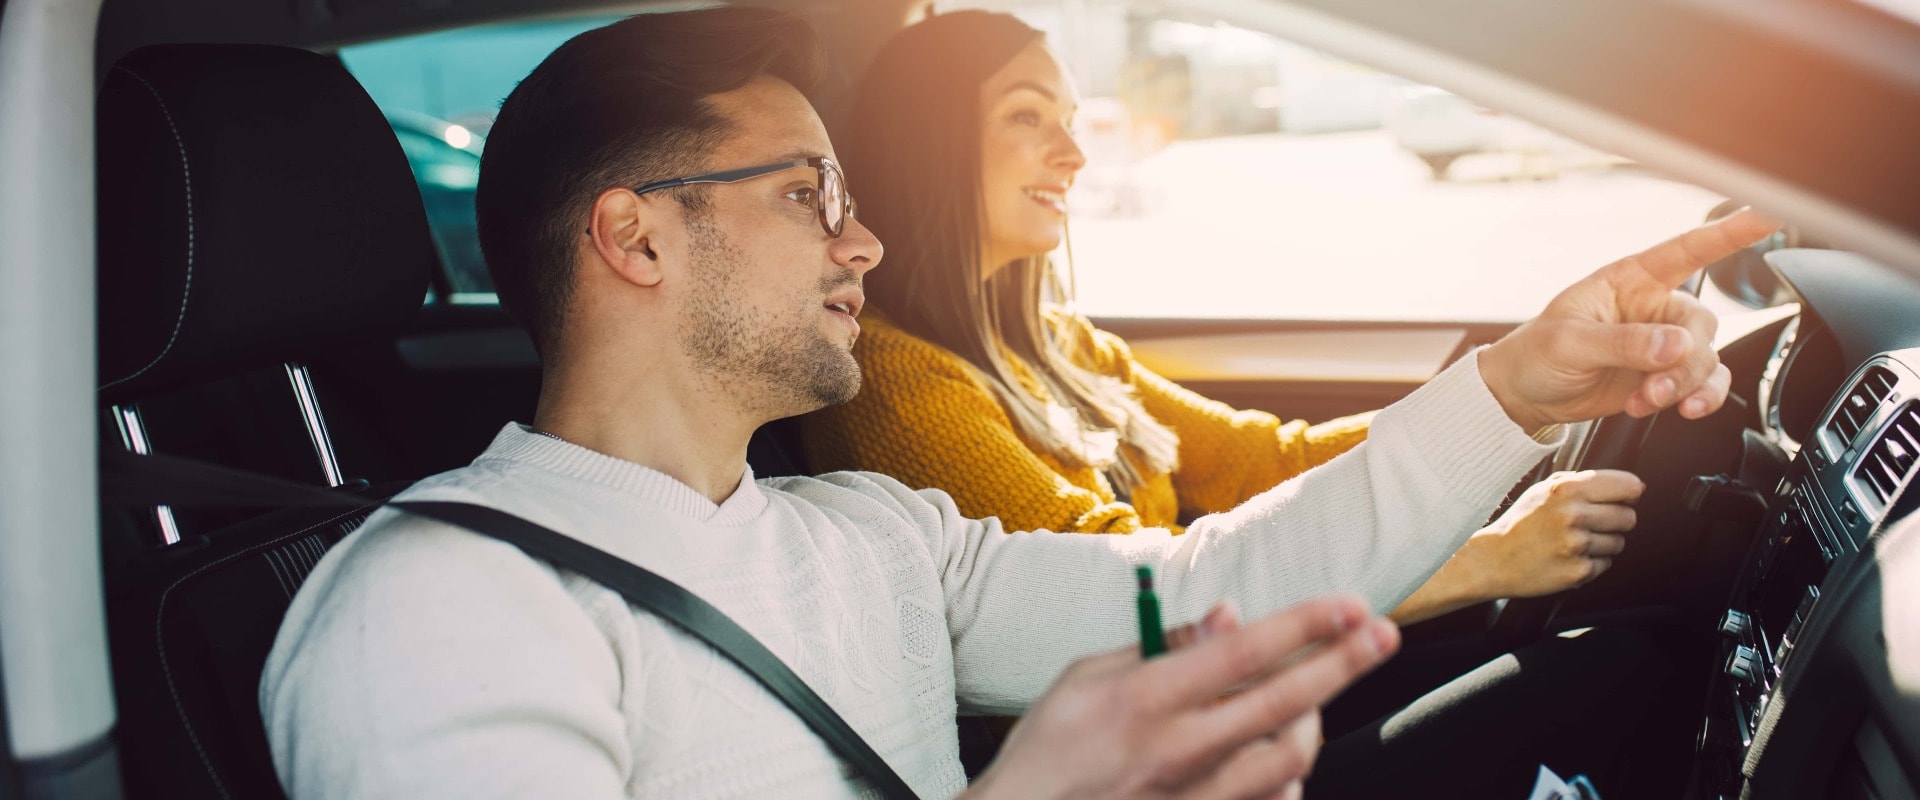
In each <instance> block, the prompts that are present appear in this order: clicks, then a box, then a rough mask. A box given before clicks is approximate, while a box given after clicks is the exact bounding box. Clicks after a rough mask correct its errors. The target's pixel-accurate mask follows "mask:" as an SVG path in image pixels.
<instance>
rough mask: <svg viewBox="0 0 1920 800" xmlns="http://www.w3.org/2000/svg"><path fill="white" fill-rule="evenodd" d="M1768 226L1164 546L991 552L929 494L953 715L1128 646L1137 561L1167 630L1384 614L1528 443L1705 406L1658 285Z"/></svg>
mask: <svg viewBox="0 0 1920 800" xmlns="http://www.w3.org/2000/svg"><path fill="white" fill-rule="evenodd" d="M1771 226H1772V224H1771V223H1770V222H1769V221H1767V220H1764V219H1762V218H1757V217H1755V216H1753V215H1750V214H1743V215H1736V216H1734V217H1731V218H1728V219H1727V220H1723V221H1722V222H1720V223H1717V224H1715V225H1711V226H1707V227H1704V228H1701V229H1698V230H1695V231H1693V232H1690V233H1688V234H1686V235H1684V236H1682V237H1680V238H1678V239H1676V240H1673V241H1670V242H1667V243H1664V244H1662V245H1660V246H1657V247H1655V248H1653V249H1652V250H1649V251H1647V252H1645V253H1642V254H1639V255H1637V256H1633V257H1629V258H1627V259H1623V260H1622V261H1620V262H1617V263H1615V264H1613V265H1609V266H1608V267H1606V268H1603V269H1601V270H1600V271H1599V272H1596V273H1594V275H1592V276H1590V277H1588V278H1587V279H1585V280H1583V281H1581V282H1580V283H1578V284H1576V285H1575V286H1574V287H1572V288H1570V289H1569V290H1567V292H1564V293H1562V295H1561V296H1560V297H1558V298H1556V299H1555V300H1554V302H1553V304H1551V305H1550V306H1549V307H1548V310H1547V312H1546V313H1544V314H1542V316H1541V318H1540V319H1538V320H1535V321H1533V322H1530V323H1528V324H1527V325H1525V326H1522V327H1521V328H1520V329H1519V330H1517V331H1515V332H1514V334H1512V335H1510V336H1509V337H1507V338H1506V339H1503V340H1502V341H1501V342H1500V343H1498V344H1496V345H1495V346H1494V347H1492V348H1488V349H1486V350H1483V351H1479V352H1478V353H1476V354H1474V355H1471V356H1469V357H1468V358H1465V359H1462V360H1461V362H1459V363H1456V364H1455V365H1453V366H1452V367H1449V368H1448V369H1447V370H1446V371H1445V372H1443V373H1442V374H1441V375H1440V376H1439V377H1437V378H1435V379H1434V380H1433V381H1431V382H1429V383H1428V384H1427V385H1426V386H1424V387H1421V389H1420V390H1418V391H1416V392H1414V394H1413V395H1411V396H1409V397H1408V398H1407V399H1405V400H1403V401H1401V402H1399V403H1396V404H1394V405H1393V406H1390V407H1388V408H1387V409H1385V410H1383V411H1382V412H1381V413H1380V415H1379V417H1378V418H1376V420H1375V422H1374V427H1373V431H1372V433H1371V438H1370V439H1369V441H1368V442H1367V443H1366V444H1363V445H1361V446H1360V447H1359V448H1356V449H1355V450H1353V451H1352V452H1349V453H1347V454H1346V455H1343V456H1341V457H1340V458H1336V459H1334V460H1333V461H1332V462H1329V463H1328V464H1326V465H1324V466H1322V467H1321V468H1319V469H1315V470H1312V471H1310V472H1308V473H1306V474H1305V475H1302V476H1301V477H1299V478H1297V479H1295V480H1293V481H1290V482H1288V483H1286V484H1283V485H1282V486H1280V487H1277V488H1276V489H1274V490H1273V491H1270V492H1267V493H1265V494H1262V495H1260V496H1258V497H1256V498H1255V499H1254V500H1252V501H1250V502H1248V503H1246V504H1244V505H1242V506H1241V507H1239V508H1237V509H1234V510H1233V511H1231V512H1228V513H1225V514H1217V515H1213V516H1210V517H1206V518H1203V519H1201V520H1199V521H1197V522H1196V523H1195V524H1194V526H1193V527H1192V528H1190V529H1189V532H1188V535H1187V536H1185V537H1181V538H1179V539H1175V538H1172V537H1169V536H1167V535H1166V534H1164V533H1162V532H1155V531H1145V532H1142V533H1140V534H1135V535H1133V536H1128V537H1079V538H1072V537H1060V536H1050V535H1045V534H1014V535H1008V536H1001V535H996V534H997V533H998V527H997V523H996V522H994V521H992V520H989V521H987V522H985V523H974V522H972V521H969V520H965V519H964V518H961V517H959V515H958V514H956V513H954V512H953V511H952V508H951V502H950V501H944V498H943V497H941V496H940V495H939V494H938V493H929V494H928V495H927V497H928V499H931V500H932V501H933V502H934V503H935V505H936V507H938V508H940V509H941V510H940V511H939V516H940V518H941V519H940V522H939V523H938V524H937V528H938V530H939V531H940V532H941V541H942V543H943V544H942V552H941V553H939V554H937V556H936V557H938V558H941V559H942V560H943V561H942V566H943V570H944V574H943V575H942V581H943V586H944V587H945V591H946V593H947V600H948V621H949V625H950V628H951V632H952V635H953V643H954V657H955V663H956V669H957V671H958V673H959V678H960V689H961V697H962V699H963V701H970V702H973V703H976V704H978V705H979V706H980V707H982V708H984V709H987V710H1017V709H1018V708H1019V707H1020V706H1022V705H1024V704H1025V703H1026V702H1030V701H1031V700H1032V698H1034V697H1035V696H1037V694H1038V692H1039V690H1040V688H1041V687H1044V686H1045V682H1046V681H1047V680H1050V679H1051V676H1053V675H1054V674H1057V672H1058V671H1059V669H1060V668H1062V667H1063V666H1064V665H1065V663H1066V662H1067V661H1068V660H1070V659H1071V658H1074V657H1077V656H1081V655H1086V654H1089V653H1093V652H1098V651H1100V650H1104V649H1108V648H1110V647H1113V646H1116V645H1118V644H1120V643H1123V642H1126V641H1131V640H1132V638H1133V636H1134V633H1133V632H1132V630H1131V627H1130V626H1131V621H1132V620H1131V612H1130V606H1129V605H1128V603H1127V598H1128V597H1129V595H1130V588H1129V586H1128V583H1129V581H1128V577H1127V570H1128V567H1129V566H1130V565H1131V564H1134V563H1152V564H1155V565H1157V567H1158V568H1159V571H1160V573H1161V578H1160V581H1159V583H1160V586H1161V587H1162V589H1163V600H1164V602H1165V606H1166V607H1167V609H1168V613H1169V615H1170V617H1171V618H1172V619H1174V620H1176V621H1177V620H1191V619H1196V618H1198V616H1199V615H1200V614H1201V613H1202V611H1203V610H1204V609H1205V608H1206V606H1207V605H1208V604H1211V603H1212V602H1214V601H1216V600H1218V599H1220V598H1232V599H1234V600H1236V601H1238V602H1239V603H1240V604H1242V606H1243V607H1245V608H1247V609H1248V611H1249V612H1250V613H1256V614H1260V613H1267V612H1269V611H1272V610H1274V609H1278V608H1283V607H1285V606H1288V605H1291V604H1293V603H1297V602H1299V601H1301V600H1303V599H1305V598H1307V597H1310V596H1314V595H1318V594H1323V593H1326V592H1331V591H1349V592H1357V593H1359V594H1361V595H1362V596H1364V597H1365V598H1366V599H1367V600H1368V601H1369V602H1370V603H1371V604H1372V605H1373V607H1374V608H1376V609H1387V608H1392V607H1394V606H1395V605H1397V604H1398V603H1399V602H1400V601H1402V600H1403V599H1405V598H1406V596H1407V595H1408V594H1409V593H1411V592H1412V591H1413V589H1414V588H1415V587H1417V586H1418V585H1420V583H1421V582H1423V581H1424V580H1426V578H1427V577H1428V576H1429V575H1431V574H1432V573H1433V572H1434V570H1436V569H1437V568H1438V567H1439V566H1440V564H1441V563H1442V562H1443V561H1445V559H1446V558H1447V556H1449V555H1450V554H1452V553H1453V552H1454V551H1455V550H1456V549H1457V548H1458V547H1459V546H1460V544H1461V543H1462V541H1463V540H1464V539H1465V538H1466V536H1467V535H1468V533H1470V532H1471V531H1472V530H1473V529H1474V528H1475V527H1477V526H1478V525H1479V524H1480V523H1481V522H1483V521H1484V520H1485V519H1486V514H1487V511H1488V510H1490V509H1491V507H1492V503H1493V502H1494V500H1495V499H1496V498H1498V497H1499V496H1501V495H1503V494H1504V493H1505V492H1506V490H1507V489H1508V488H1509V487H1511V486H1512V484H1513V482H1514V481H1516V480H1518V479H1519V478H1520V476H1521V475H1522V474H1524V473H1525V471H1526V470H1527V469H1529V468H1530V467H1531V466H1532V465H1533V464H1535V463H1537V462H1538V460H1539V459H1540V458H1542V457H1543V456H1545V455H1546V453H1547V452H1548V451H1549V449H1550V448H1548V447H1546V446H1544V445H1541V444H1539V443H1536V442H1534V441H1533V440H1532V438H1531V436H1530V434H1531V433H1532V432H1533V431H1534V430H1535V429H1537V428H1540V427H1544V426H1547V425H1549V424H1551V423H1555V422H1565V421H1573V420H1578V419H1586V418H1593V417H1599V416H1605V415H1608V414H1612V413H1617V412H1619V411H1621V410H1623V409H1624V410H1627V411H1630V412H1632V413H1641V414H1644V413H1651V412H1652V411H1654V410H1657V409H1658V408H1661V407H1665V406H1667V405H1672V404H1674V403H1676V402H1678V403H1681V412H1682V413H1683V414H1684V415H1686V416H1699V415H1702V414H1705V413H1710V412H1711V411H1712V410H1714V409H1715V408H1717V407H1718V406H1719V404H1720V402H1721V401H1723V400H1724V398H1725V393H1726V380H1725V370H1724V368H1720V367H1719V366H1718V362H1717V357H1716V356H1715V355H1714V352H1713V349H1712V344H1711V334H1712V326H1713V320H1712V315H1711V314H1707V313H1706V312H1704V310H1703V309H1700V308H1699V307H1698V304H1697V303H1690V302H1688V301H1687V300H1685V299H1682V298H1681V296H1680V295H1678V294H1676V293H1675V292H1674V291H1673V287H1674V286H1678V285H1679V283H1680V282H1681V281H1682V280H1684V278H1685V276H1686V275H1687V274H1690V273H1691V272H1692V271H1695V270H1697V269H1699V268H1700V267H1703V266H1705V265H1706V264H1708V263H1711V262H1712V261H1714V260H1717V259H1718V258H1720V257H1722V256H1724V255H1726V254H1727V253H1730V252H1732V251H1734V250H1737V249H1738V248H1739V247H1741V246H1744V245H1745V244H1747V243H1748V242H1750V241H1752V240H1755V239H1758V238H1760V237H1762V236H1764V235H1765V234H1766V233H1767V231H1769V230H1771ZM1703 314H1704V315H1705V317H1704V318H1702V315H1703ZM943 501H944V505H941V504H942V503H943Z"/></svg>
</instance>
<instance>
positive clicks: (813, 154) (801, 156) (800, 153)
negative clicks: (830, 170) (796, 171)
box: [773, 147, 827, 162]
mask: <svg viewBox="0 0 1920 800" xmlns="http://www.w3.org/2000/svg"><path fill="white" fill-rule="evenodd" d="M826 155H827V154H826V153H822V152H820V151H818V150H809V149H807V148H805V147H796V148H794V149H792V150H788V151H786V152H784V153H781V154H780V155H777V156H774V157H773V160H774V161H775V162H780V161H805V160H807V159H809V158H825V157H826Z"/></svg>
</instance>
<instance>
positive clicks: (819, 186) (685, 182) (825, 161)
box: [633, 156, 860, 239]
mask: <svg viewBox="0 0 1920 800" xmlns="http://www.w3.org/2000/svg"><path fill="white" fill-rule="evenodd" d="M795 167H813V169H814V173H815V183H814V191H815V192H818V193H819V194H820V195H822V196H817V197H816V198H815V201H814V208H813V211H814V217H815V218H817V219H819V220H820V229H821V230H824V231H826V232H827V235H828V236H831V237H833V238H835V239H838V238H840V234H841V233H844V232H845V231H846V229H847V220H850V219H853V218H854V217H855V216H857V211H858V210H859V208H860V204H859V203H858V202H856V201H855V200H854V199H853V192H852V191H851V190H849V189H848V188H847V173H846V171H845V170H843V169H841V168H840V165H839V164H836V163H834V161H833V159H831V158H827V157H826V156H814V157H812V158H803V159H799V160H797V161H780V162H776V163H772V164H761V165H759V166H755V167H741V168H739V169H729V170H721V171H720V172H709V173H706V174H704V175H689V176H687V177H685V178H673V179H671V180H664V181H655V182H653V183H649V184H647V185H645V186H639V187H635V188H634V190H633V193H634V194H646V193H648V192H657V191H660V190H661V189H673V188H677V187H680V186H691V185H694V184H708V183H739V182H741V181H748V180H753V179H754V178H758V177H761V176H764V175H772V174H773V173H776V172H781V171H784V170H789V169H793V168H795ZM827 170H833V173H834V175H835V176H837V177H838V178H839V179H840V194H841V196H842V197H845V198H846V201H845V202H843V203H842V204H841V205H842V206H844V207H843V208H842V209H841V210H840V227H839V229H838V230H836V229H834V227H833V226H832V225H829V224H827V203H826V198H825V197H824V195H825V194H826V192H825V188H826V185H827Z"/></svg>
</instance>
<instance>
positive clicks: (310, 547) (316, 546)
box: [300, 534, 327, 581]
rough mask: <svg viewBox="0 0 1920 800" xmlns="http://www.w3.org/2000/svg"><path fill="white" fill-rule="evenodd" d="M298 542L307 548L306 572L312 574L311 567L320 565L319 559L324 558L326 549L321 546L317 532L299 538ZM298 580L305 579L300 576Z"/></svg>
mask: <svg viewBox="0 0 1920 800" xmlns="http://www.w3.org/2000/svg"><path fill="white" fill-rule="evenodd" d="M300 542H301V544H302V545H304V546H305V547H306V549H307V574H308V575H312V574H313V568H314V567H318V566H320V559H322V558H326V556H327V549H326V548H325V547H323V546H321V544H320V537H319V536H318V535H317V534H316V535H314V536H309V537H307V538H305V539H301V540H300ZM300 580H302V581H305V580H306V578H305V577H302V578H301V579H300Z"/></svg>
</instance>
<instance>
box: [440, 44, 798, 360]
mask: <svg viewBox="0 0 1920 800" xmlns="http://www.w3.org/2000/svg"><path fill="white" fill-rule="evenodd" d="M820 60H821V56H820V50H819V44H818V42H817V40H816V39H815V37H814V34H813V29H812V28H811V27H810V26H808V25H807V23H806V22H805V21H803V20H801V19H800V18H798V17H794V16H791V15H788V14H784V13H780V12H777V11H769V10H766V9H757V8H736V7H723V8H710V9H702V10H698V11H686V12H679V13H670V14H640V15H637V16H633V17H629V18H627V19H624V20H621V21H620V22H616V23H614V24H612V25H608V26H606V27H604V28H597V29H594V30H591V31H587V32H586V33H582V34H580V35H579V36H575V37H573V38H572V39H570V40H568V41H567V43H566V44H563V45H561V46H560V48H559V49H558V50H555V51H553V53H552V54H551V55H549V56H547V58H546V60H545V61H542V62H540V66H538V67H535V68H534V70H533V72H532V73H531V74H529V75H528V76H527V77H526V79H525V80H522V81H521V82H520V85H519V86H517V87H515V88H514V90H513V92H512V93H510V94H508V95H507V99H506V100H505V102H503V103H501V105H500V115H499V117H498V118H497V119H496V120H495V121H494V124H493V129H492V131H491V132H490V133H489V134H488V136H487V144H486V151H485V153H484V155H482V156H481V160H480V186H479V189H478V194H477V196H476V198H475V206H476V211H477V212H478V217H479V227H480V247H481V250H482V252H483V253H484V254H485V255H486V260H487V271H488V272H489V273H491V274H492V276H493V285H494V290H495V291H496V292H498V293H499V296H500V305H501V306H502V307H503V308H505V309H506V312H507V314H508V315H509V316H511V317H512V318H513V319H514V321H516V322H518V323H519V324H520V325H521V327H524V328H526V329H527V332H528V333H529V334H531V335H532V337H533V343H534V347H535V348H537V349H538V350H540V352H541V353H542V354H543V355H544V356H547V357H551V356H552V354H553V348H554V346H555V345H556V344H557V343H558V336H559V332H560V322H561V318H562V317H563V316H564V315H565V313H566V309H567V305H568V303H569V301H570V299H571V298H572V295H573V286H574V275H573V271H574V250H575V248H576V247H577V246H578V244H579V237H580V236H581V234H582V232H583V231H585V230H586V228H587V215H588V212H589V211H590V210H591V208H592V205H593V200H594V198H595V197H598V196H599V194H600V193H601V192H603V191H605V190H607V189H610V188H613V187H616V186H628V187H632V186H640V185H643V184H646V183H650V182H652V181H658V180H666V179H670V178H676V177H681V176H684V175H686V174H689V173H694V172H699V171H701V170H702V168H703V166H704V165H705V161H706V157H707V154H708V153H709V152H711V151H712V149H713V148H714V147H715V146H716V145H718V144H719V143H720V142H722V141H724V140H725V139H726V137H727V136H728V135H730V134H731V133H732V123H731V122H730V121H729V120H727V119H726V118H725V117H723V116H722V115H720V114H719V113H718V112H716V111H715V110H714V109H713V108H712V107H711V106H710V105H708V103H707V102H706V98H707V96H708V95H713V94H719V93H721V92H727V91H732V90H734V89H738V88H741V87H743V86H745V85H747V84H748V83H750V82H752V81H753V79H754V78H756V77H758V76H760V75H771V76H773V77H776V78H780V79H782V80H785V81H787V82H788V83H791V84H793V85H794V86H795V87H796V88H798V89H799V90H800V91H801V92H803V93H804V92H809V91H811V90H812V89H813V86H814V82H815V80H816V79H817V76H818V74H819V69H820ZM728 166H745V165H728ZM670 191H672V192H673V195H674V197H675V198H676V199H677V200H678V201H679V202H680V203H681V204H682V205H683V206H685V207H686V208H687V210H688V211H689V212H690V213H695V214H698V213H701V212H703V211H704V210H705V209H706V202H705V200H706V195H705V194H704V192H703V191H702V190H701V189H699V188H687V189H675V190H670Z"/></svg>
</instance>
